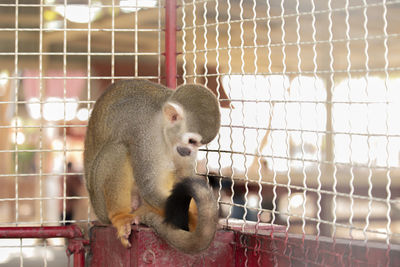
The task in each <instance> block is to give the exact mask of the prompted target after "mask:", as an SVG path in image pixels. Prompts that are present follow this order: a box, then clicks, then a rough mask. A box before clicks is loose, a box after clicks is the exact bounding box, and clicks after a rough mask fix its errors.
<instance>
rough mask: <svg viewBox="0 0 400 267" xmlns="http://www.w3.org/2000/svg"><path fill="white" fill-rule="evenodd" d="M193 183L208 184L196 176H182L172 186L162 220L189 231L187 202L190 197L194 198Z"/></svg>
mask: <svg viewBox="0 0 400 267" xmlns="http://www.w3.org/2000/svg"><path fill="white" fill-rule="evenodd" d="M194 184H199V185H201V186H205V187H207V186H208V185H207V182H206V181H205V180H203V179H201V178H198V177H197V178H196V177H189V178H184V179H183V180H182V181H180V182H179V183H177V184H176V185H175V186H174V188H173V189H172V192H171V195H170V196H169V197H168V199H167V202H166V204H165V220H164V222H166V223H169V224H171V225H173V226H175V227H176V228H179V229H182V230H186V231H189V204H190V200H191V199H192V198H196V196H195V192H194V189H193V188H194V187H193V185H194Z"/></svg>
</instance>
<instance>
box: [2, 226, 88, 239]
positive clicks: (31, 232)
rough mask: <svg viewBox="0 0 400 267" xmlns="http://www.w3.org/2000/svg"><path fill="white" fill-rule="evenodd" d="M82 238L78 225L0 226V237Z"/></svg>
mask: <svg viewBox="0 0 400 267" xmlns="http://www.w3.org/2000/svg"><path fill="white" fill-rule="evenodd" d="M52 237H64V238H68V239H71V238H82V237H83V234H82V232H81V230H80V229H79V227H78V226H76V225H68V226H46V227H0V238H52Z"/></svg>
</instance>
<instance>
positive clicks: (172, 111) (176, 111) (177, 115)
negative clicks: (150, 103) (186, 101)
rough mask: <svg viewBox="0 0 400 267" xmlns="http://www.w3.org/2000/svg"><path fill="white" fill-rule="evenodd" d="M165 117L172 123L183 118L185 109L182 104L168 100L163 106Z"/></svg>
mask: <svg viewBox="0 0 400 267" xmlns="http://www.w3.org/2000/svg"><path fill="white" fill-rule="evenodd" d="M163 113H164V118H165V119H166V120H167V121H169V122H170V123H174V122H176V121H180V120H182V119H183V109H182V107H181V106H180V105H178V104H175V103H172V102H167V103H165V105H164V108H163Z"/></svg>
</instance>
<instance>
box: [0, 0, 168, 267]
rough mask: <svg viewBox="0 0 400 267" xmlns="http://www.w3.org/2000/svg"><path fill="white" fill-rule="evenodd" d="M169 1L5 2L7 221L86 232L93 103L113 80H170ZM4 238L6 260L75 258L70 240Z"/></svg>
mask: <svg viewBox="0 0 400 267" xmlns="http://www.w3.org/2000/svg"><path fill="white" fill-rule="evenodd" d="M163 9H164V4H163V2H162V1H161V0H154V1H139V0H134V1H126V0H125V1H124V0H121V1H119V0H103V1H98V0H85V1H83V0H82V1H81V0H34V1H30V0H6V1H2V2H1V3H0V14H1V19H0V37H1V40H2V41H1V44H0V61H1V62H2V66H1V67H0V139H1V141H0V155H1V156H0V158H1V161H0V180H1V185H2V186H1V188H0V213H1V217H0V226H52V225H66V224H72V223H73V224H78V225H80V226H81V227H82V228H83V229H86V230H87V228H88V226H89V222H91V221H92V220H93V215H92V214H91V210H90V205H89V201H88V197H87V193H86V191H85V189H84V181H83V163H82V153H83V140H84V135H85V129H86V125H87V119H88V116H89V114H90V110H91V108H92V105H93V103H94V102H95V100H96V99H97V97H98V96H99V95H100V94H101V93H102V92H103V91H104V90H105V89H106V87H107V86H108V84H109V83H110V82H112V81H116V80H118V79H130V78H141V79H149V80H153V81H156V82H157V81H158V82H165V81H164V69H163V67H162V66H163V61H164V59H163V52H164V51H163V46H162V45H163V43H164V41H163V39H164V36H163V34H162V31H163V25H164V21H163V18H164V11H163ZM0 242H1V243H0V265H2V264H4V265H7V266H10V265H13V266H14V265H19V266H40V265H43V266H47V265H49V264H50V265H55V266H67V265H68V264H69V262H68V260H67V257H65V249H66V247H65V246H66V244H65V240H63V239H48V240H40V239H32V240H30V239H29V240H28V239H21V240H11V239H0ZM63 255H64V256H63Z"/></svg>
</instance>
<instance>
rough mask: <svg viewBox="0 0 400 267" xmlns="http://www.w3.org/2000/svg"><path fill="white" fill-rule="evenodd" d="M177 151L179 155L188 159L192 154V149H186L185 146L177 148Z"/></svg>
mask: <svg viewBox="0 0 400 267" xmlns="http://www.w3.org/2000/svg"><path fill="white" fill-rule="evenodd" d="M176 151H177V152H178V154H179V155H181V156H182V157H187V156H190V154H191V153H192V151H191V149H190V148H187V147H184V146H178V147H177V148H176Z"/></svg>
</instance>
